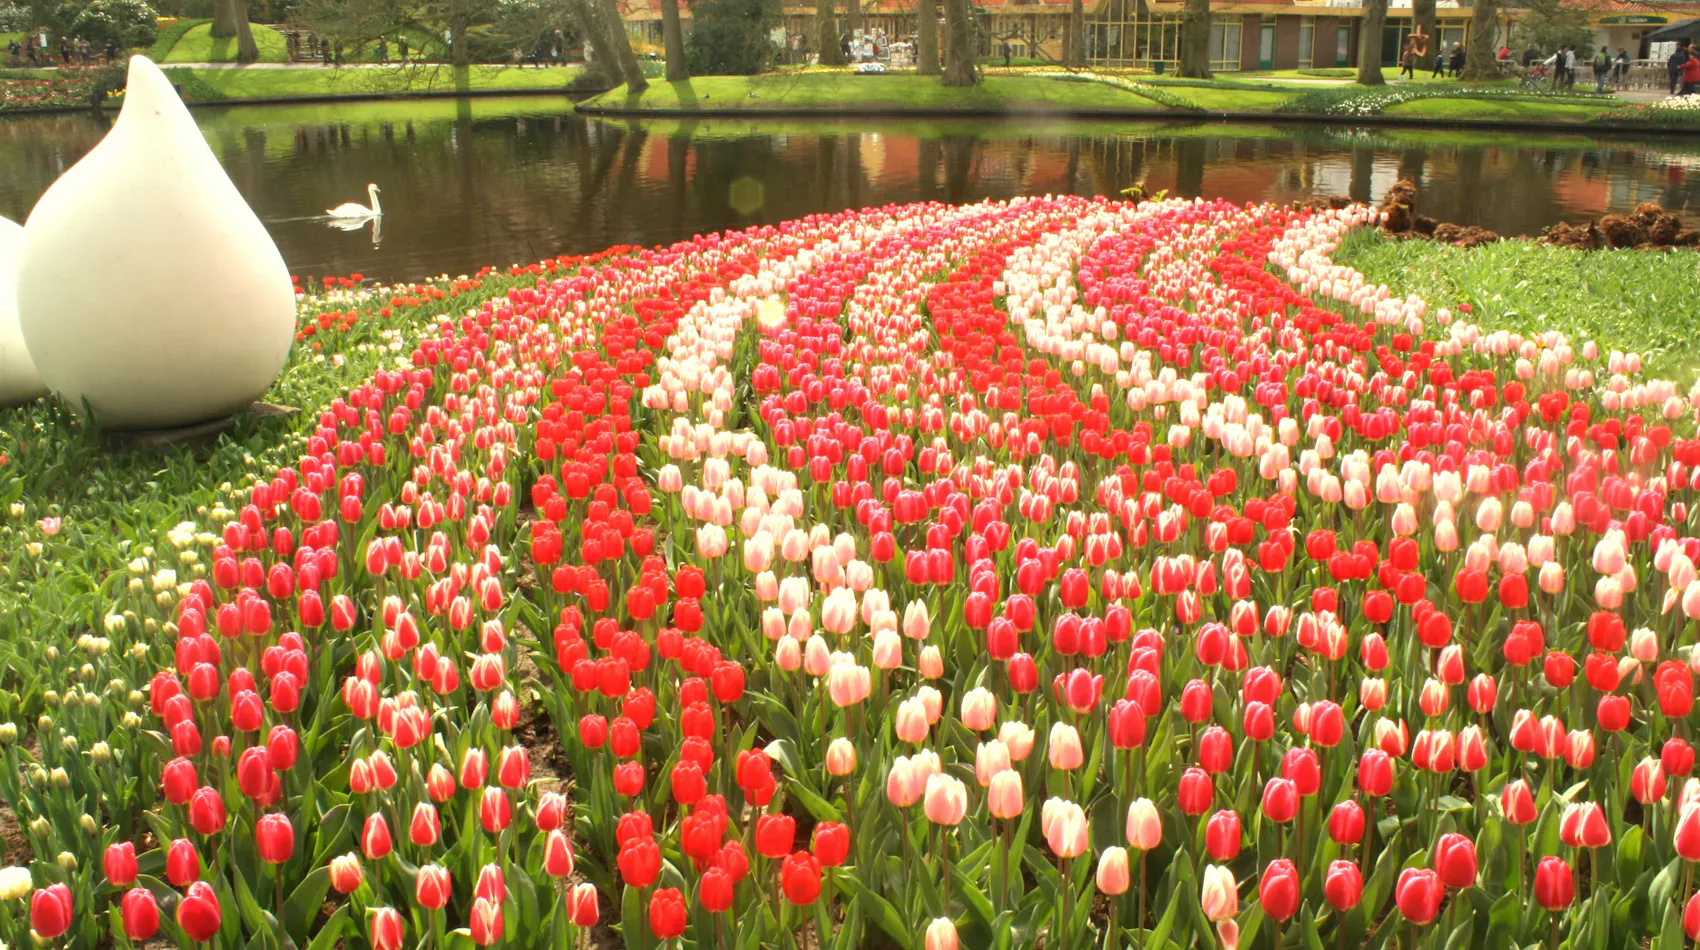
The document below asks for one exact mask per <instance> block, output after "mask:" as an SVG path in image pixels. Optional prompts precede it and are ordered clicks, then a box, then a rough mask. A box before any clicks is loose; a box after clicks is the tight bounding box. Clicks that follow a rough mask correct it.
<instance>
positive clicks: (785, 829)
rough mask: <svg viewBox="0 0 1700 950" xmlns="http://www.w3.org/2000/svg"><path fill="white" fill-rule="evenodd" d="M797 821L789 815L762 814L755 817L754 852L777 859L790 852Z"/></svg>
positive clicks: (795, 834) (795, 833)
mask: <svg viewBox="0 0 1700 950" xmlns="http://www.w3.org/2000/svg"><path fill="white" fill-rule="evenodd" d="M796 836H797V823H796V822H795V821H794V820H792V818H791V816H790V815H762V816H761V817H759V818H757V819H756V853H757V854H759V855H761V856H762V857H764V858H768V859H770V860H778V859H780V858H783V857H785V856H786V855H788V854H790V853H791V845H792V843H793V841H794V839H795V838H796Z"/></svg>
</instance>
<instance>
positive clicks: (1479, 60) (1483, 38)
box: [1463, 0, 1499, 82]
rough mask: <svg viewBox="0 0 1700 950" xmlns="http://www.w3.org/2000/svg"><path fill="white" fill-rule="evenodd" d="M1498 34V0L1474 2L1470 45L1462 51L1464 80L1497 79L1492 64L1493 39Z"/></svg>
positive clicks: (1495, 66)
mask: <svg viewBox="0 0 1700 950" xmlns="http://www.w3.org/2000/svg"><path fill="white" fill-rule="evenodd" d="M1498 32H1499V3H1498V0H1476V9H1475V11H1474V12H1472V13H1471V14H1470V45H1469V46H1468V47H1467V48H1465V50H1464V77H1463V78H1464V79H1466V80H1468V81H1470V82H1479V81H1481V80H1484V79H1497V78H1499V67H1498V65H1497V64H1496V63H1495V62H1494V39H1495V34H1497V33H1498Z"/></svg>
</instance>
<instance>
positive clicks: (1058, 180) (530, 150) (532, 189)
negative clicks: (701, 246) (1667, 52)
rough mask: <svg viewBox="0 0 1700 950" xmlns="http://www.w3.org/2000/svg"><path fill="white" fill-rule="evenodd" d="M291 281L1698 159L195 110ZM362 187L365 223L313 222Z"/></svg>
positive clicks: (1203, 137)
mask: <svg viewBox="0 0 1700 950" xmlns="http://www.w3.org/2000/svg"><path fill="white" fill-rule="evenodd" d="M196 117H197V119H198V121H199V122H200V123H201V127H202V130H203V132H204V133H205V134H206V136H207V139H208V141H209V142H210V143H211V144H212V147H213V150H214V151H215V153H217V154H218V156H219V157H220V159H221V160H222V161H223V163H224V165H225V167H226V169H228V170H229V172H230V175H231V178H232V179H233V180H234V181H235V183H236V186H237V188H238V189H240V190H241V191H242V193H243V195H244V196H246V197H247V198H248V200H249V201H250V202H251V203H253V205H254V207H255V210H256V211H257V212H258V213H259V215H260V217H261V219H262V220H264V221H266V223H267V226H268V227H269V228H270V229H271V231H272V233H273V235H274V236H275V237H276V238H277V241H278V244H279V246H280V247H281V248H282V250H283V253H284V258H285V260H286V261H288V262H289V265H290V267H291V269H292V270H294V271H295V272H297V273H301V274H318V273H348V272H352V271H360V272H363V273H366V274H369V275H374V276H380V277H386V278H391V277H410V276H419V275H424V274H433V273H451V274H453V273H463V272H467V271H470V270H473V269H475V268H477V267H479V266H481V265H483V264H497V265H503V264H508V263H512V262H521V261H529V260H533V259H536V258H539V257H542V256H545V255H553V254H565V253H585V252H589V251H593V250H597V249H600V248H603V247H606V246H608V245H611V244H656V243H663V242H668V241H673V240H678V239H681V238H685V237H688V236H690V235H692V234H695V233H699V232H704V231H713V230H719V229H723V228H729V227H741V226H745V225H749V224H753V223H770V222H776V221H782V220H785V219H788V218H794V217H799V216H802V215H806V214H812V213H817V212H830V211H836V210H841V209H844V208H851V207H859V206H864V205H870V204H884V203H887V202H895V201H913V200H942V201H950V202H965V201H973V200H978V199H980V198H984V197H994V198H1003V197H1010V196H1013V195H1019V194H1046V193H1070V194H1115V193H1116V192H1118V191H1119V190H1120V189H1122V188H1125V187H1127V186H1129V185H1131V184H1134V183H1136V182H1143V183H1144V185H1145V186H1146V187H1147V188H1148V189H1149V190H1152V191H1156V190H1160V189H1168V190H1169V191H1170V192H1171V193H1173V194H1178V195H1183V196H1187V197H1192V196H1198V195H1203V196H1211V197H1215V196H1221V197H1226V198H1230V199H1233V200H1235V201H1250V200H1270V201H1289V200H1294V199H1302V198H1305V197H1309V196H1311V195H1317V194H1323V195H1337V194H1344V195H1350V196H1351V197H1353V198H1356V199H1359V200H1373V199H1375V198H1377V197H1379V195H1380V194H1381V193H1382V192H1383V191H1384V190H1385V189H1386V188H1387V187H1388V186H1389V185H1391V184H1392V183H1393V182H1394V181H1396V180H1398V179H1399V178H1401V177H1414V178H1418V179H1419V180H1420V181H1421V182H1422V183H1423V189H1424V191H1423V194H1424V210H1425V211H1427V212H1428V213H1430V214H1434V215H1435V216H1437V217H1439V218H1442V219H1443V220H1450V221H1456V222H1458V223H1460V224H1474V225H1480V226H1483V227H1488V228H1492V229H1494V230H1497V231H1501V232H1504V233H1508V234H1530V233H1538V232H1539V231H1540V230H1542V229H1544V228H1545V227H1547V226H1549V225H1551V224H1553V223H1554V222H1557V221H1560V220H1579V219H1581V218H1584V217H1588V216H1592V215H1597V214H1601V213H1603V212H1606V211H1609V210H1624V209H1628V208H1630V207H1633V206H1634V205H1635V203H1637V202H1639V201H1657V202H1659V203H1661V204H1663V205H1665V206H1666V207H1669V208H1672V209H1675V210H1678V211H1680V212H1683V213H1685V214H1689V213H1700V189H1697V185H1696V184H1695V183H1694V182H1691V181H1690V180H1689V176H1688V171H1689V170H1690V168H1691V167H1697V168H1700V144H1696V143H1692V142H1689V141H1684V140H1678V139H1669V140H1658V139H1649V140H1645V141H1624V140H1621V139H1613V140H1609V141H1607V140H1594V139H1588V138H1586V137H1581V136H1570V135H1561V134H1552V135H1536V136H1531V135H1526V134H1485V133H1477V132H1449V131H1441V130H1389V129H1376V130H1369V129H1358V130H1354V129H1324V128H1318V127H1313V126H1284V127H1276V126H1247V125H1239V126H1233V125H1222V124H1201V123H1161V122H1145V123H1126V122H1117V123H1105V122H1094V123H1087V122H1056V123H1045V122H1033V121H1027V120H1023V121H1020V122H1008V123H993V122H983V121H975V122H925V121H896V122H841V123H830V122H823V123H779V122H770V121H765V120H763V121H752V120H741V121H740V120H700V121H662V122H650V123H639V122H610V121H600V120H586V119H584V118H581V117H579V116H576V115H574V114H572V113H571V111H570V108H569V107H568V106H567V105H566V104H565V103H563V102H560V101H557V100H540V99H536V98H526V99H480V100H458V101H431V102H406V103H372V104H361V105H338V106H335V107H328V106H323V107H320V106H270V107H248V108H233V109H226V110H202V111H198V112H197V113H196ZM107 124H108V122H107V120H103V119H101V118H99V117H96V116H92V115H85V114H79V115H66V116H42V117H31V118H14V119H6V120H0V167H4V168H6V169H7V170H8V172H9V174H8V175H6V176H3V177H0V214H4V215H6V216H7V217H13V218H17V219H21V218H22V217H23V216H24V215H26V214H27V213H28V209H29V208H30V206H31V205H32V204H33V203H34V201H35V200H36V198H37V197H39V195H40V194H41V192H42V190H44V189H45V188H46V187H47V186H48V185H49V184H50V183H51V182H52V181H53V179H54V178H56V177H58V175H60V174H61V173H62V172H63V171H64V170H65V169H66V168H68V167H69V166H70V165H71V164H72V163H73V162H75V161H76V160H77V158H79V157H80V156H81V155H82V154H83V153H84V152H86V151H87V150H88V149H89V148H91V147H93V145H94V144H95V143H96V142H97V141H99V139H100V136H101V135H102V134H103V133H104V131H105V128H106V127H107ZM367 182H377V183H378V184H379V185H380V187H381V188H382V189H383V191H384V195H385V209H384V210H385V215H384V220H383V221H382V222H381V230H380V227H379V224H378V223H377V222H374V224H373V226H372V227H371V229H370V230H367V229H366V227H365V226H364V224H363V225H362V227H360V228H358V229H357V230H356V231H351V232H346V233H345V232H343V231H340V230H334V229H331V228H327V227H326V226H325V223H324V221H323V220H322V219H320V220H314V219H312V217H311V216H313V215H315V214H318V213H319V211H320V210H321V209H323V208H326V207H331V206H334V205H336V204H338V203H340V202H341V201H342V200H344V199H346V197H347V196H348V195H349V194H351V193H359V192H363V191H364V189H365V186H366V183H367Z"/></svg>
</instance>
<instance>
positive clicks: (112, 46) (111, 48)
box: [105, 36, 118, 66]
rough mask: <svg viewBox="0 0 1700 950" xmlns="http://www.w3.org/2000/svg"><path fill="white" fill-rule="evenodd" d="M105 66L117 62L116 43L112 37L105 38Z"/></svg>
mask: <svg viewBox="0 0 1700 950" xmlns="http://www.w3.org/2000/svg"><path fill="white" fill-rule="evenodd" d="M105 52H106V65H108V66H110V65H112V64H113V63H116V62H118V41H117V40H116V39H114V38H112V37H110V36H109V37H107V38H106V50H105Z"/></svg>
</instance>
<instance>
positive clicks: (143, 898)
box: [118, 887, 159, 941]
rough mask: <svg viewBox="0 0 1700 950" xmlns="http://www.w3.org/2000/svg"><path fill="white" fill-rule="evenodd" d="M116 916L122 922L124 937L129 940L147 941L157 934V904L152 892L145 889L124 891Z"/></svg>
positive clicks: (134, 888)
mask: <svg viewBox="0 0 1700 950" xmlns="http://www.w3.org/2000/svg"><path fill="white" fill-rule="evenodd" d="M118 914H119V917H120V918H121V919H122V920H123V922H124V936H125V937H128V938H129V939H130V940H133V941H142V940H147V939H149V938H151V937H152V936H153V935H154V934H156V933H158V932H159V903H158V902H157V901H156V900H154V896H153V891H150V890H148V889H147V888H145V887H132V888H130V889H129V890H127V891H125V892H124V899H123V900H122V901H121V902H120V903H119V908H118Z"/></svg>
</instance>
